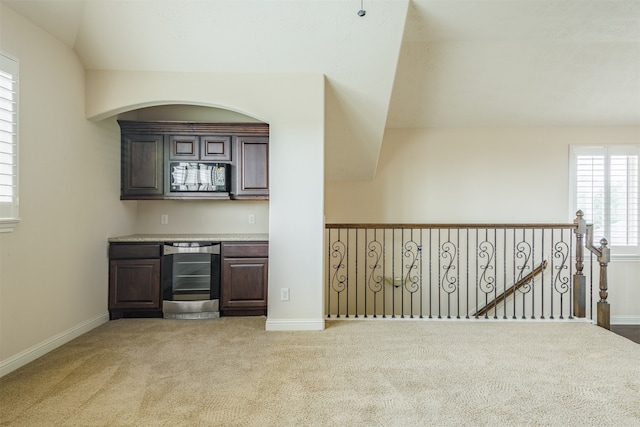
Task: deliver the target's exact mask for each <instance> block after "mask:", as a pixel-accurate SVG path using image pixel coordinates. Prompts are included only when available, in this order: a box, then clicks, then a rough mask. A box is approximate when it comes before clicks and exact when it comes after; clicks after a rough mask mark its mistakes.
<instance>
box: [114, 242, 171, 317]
mask: <svg viewBox="0 0 640 427" xmlns="http://www.w3.org/2000/svg"><path fill="white" fill-rule="evenodd" d="M160 271H161V267H160V245H148V244H114V243H112V244H111V245H110V246H109V317H110V318H111V319H117V318H120V317H124V316H135V317H160V316H162V298H161V285H160Z"/></svg>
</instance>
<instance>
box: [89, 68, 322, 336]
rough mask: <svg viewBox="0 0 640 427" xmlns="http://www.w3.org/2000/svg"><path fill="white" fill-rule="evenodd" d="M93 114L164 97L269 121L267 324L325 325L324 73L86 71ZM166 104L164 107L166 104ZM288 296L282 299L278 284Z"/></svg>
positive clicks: (157, 102)
mask: <svg viewBox="0 0 640 427" xmlns="http://www.w3.org/2000/svg"><path fill="white" fill-rule="evenodd" d="M86 98H87V99H86V114H87V117H88V118H89V119H91V120H96V121H100V120H103V119H106V118H109V117H111V118H113V117H116V116H118V115H119V114H122V113H125V112H129V111H132V110H140V109H144V108H148V107H157V106H162V105H190V106H200V107H214V108H223V109H226V110H229V111H233V112H236V113H240V114H244V115H246V116H249V117H252V118H254V120H259V121H262V122H265V123H269V133H270V140H269V170H270V175H269V186H270V197H269V202H268V216H269V224H268V233H269V298H268V299H269V303H268V314H267V324H266V327H267V329H270V330H296V329H297V330H301V329H322V328H324V315H323V300H324V297H323V295H324V291H323V283H324V281H323V274H324V268H323V243H324V229H323V226H324V222H323V217H324V76H322V75H320V74H268V75H265V74H208V73H149V72H123V71H88V72H87V85H86ZM165 108H166V107H165ZM283 288H287V289H289V295H290V299H289V301H281V299H280V294H281V289H283Z"/></svg>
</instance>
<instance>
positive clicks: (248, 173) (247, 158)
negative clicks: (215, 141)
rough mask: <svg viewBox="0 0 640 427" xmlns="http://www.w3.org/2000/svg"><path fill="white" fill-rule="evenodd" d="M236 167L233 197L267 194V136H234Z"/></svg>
mask: <svg viewBox="0 0 640 427" xmlns="http://www.w3.org/2000/svg"><path fill="white" fill-rule="evenodd" d="M236 152H237V156H238V158H237V167H236V180H235V189H234V190H235V191H234V194H235V197H236V198H243V197H254V198H255V197H260V198H267V197H268V196H269V138H268V137H256V136H252V137H248V136H246V137H242V136H239V137H237V138H236Z"/></svg>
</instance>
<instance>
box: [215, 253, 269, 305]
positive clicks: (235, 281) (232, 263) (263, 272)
mask: <svg viewBox="0 0 640 427" xmlns="http://www.w3.org/2000/svg"><path fill="white" fill-rule="evenodd" d="M268 256H269V244H268V243H267V242H227V243H225V242H223V243H222V280H221V289H220V311H221V314H222V315H223V316H256V315H266V314H267V291H268V288H267V276H268V267H269V258H268Z"/></svg>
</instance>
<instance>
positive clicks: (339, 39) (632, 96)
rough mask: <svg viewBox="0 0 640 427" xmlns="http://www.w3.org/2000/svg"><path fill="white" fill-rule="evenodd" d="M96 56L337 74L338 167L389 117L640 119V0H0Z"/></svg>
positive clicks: (374, 137) (330, 172)
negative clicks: (361, 0)
mask: <svg viewBox="0 0 640 427" xmlns="http://www.w3.org/2000/svg"><path fill="white" fill-rule="evenodd" d="M0 1H1V2H2V3H4V4H6V5H8V6H9V7H11V8H12V9H14V10H15V11H17V12H18V13H20V14H22V15H23V16H25V17H27V18H28V19H30V20H32V21H33V22H34V23H36V24H37V25H39V26H40V27H42V28H43V29H45V30H46V31H48V32H50V33H51V34H53V35H55V36H56V37H58V38H59V39H60V40H61V41H63V42H64V43H65V44H67V45H68V46H70V47H71V48H73V49H74V50H75V51H76V53H77V54H78V57H79V58H80V60H81V61H82V63H83V64H84V65H85V67H86V68H87V69H113V70H144V71H193V72H225V73H226V72H264V73H275V72H277V73H281V72H285V73H286V72H292V73H302V72H313V73H322V74H324V75H326V76H327V96H326V103H327V108H326V111H327V118H326V119H327V127H326V142H327V151H326V165H327V168H326V172H327V179H330V180H346V179H369V178H371V177H372V176H373V174H374V173H375V167H376V164H377V158H378V153H379V149H380V144H381V142H382V137H383V134H384V129H385V128H387V127H389V128H396V127H410V128H422V127H443V126H444V127H450V126H454V127H466V126H585V125H603V126H619V125H636V126H637V125H640V0H466V1H465V0H410V1H409V0H363V1H364V9H366V11H367V14H366V16H364V17H359V16H357V11H358V10H359V9H360V0H231V1H229V0H155V1H149V0H120V1H114V0H0Z"/></svg>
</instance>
